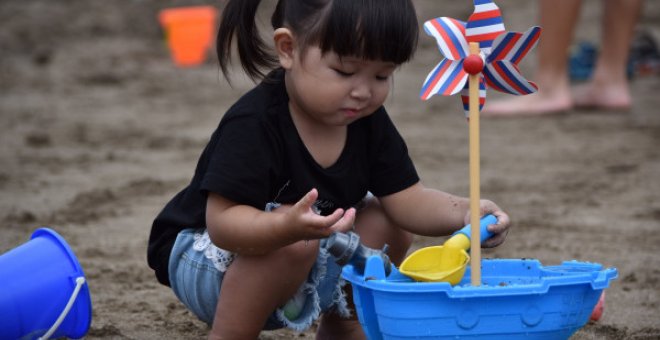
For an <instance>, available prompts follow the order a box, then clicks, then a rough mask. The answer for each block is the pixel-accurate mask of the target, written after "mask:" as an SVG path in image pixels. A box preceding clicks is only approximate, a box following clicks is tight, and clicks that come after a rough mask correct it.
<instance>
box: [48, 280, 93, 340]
mask: <svg viewBox="0 0 660 340" xmlns="http://www.w3.org/2000/svg"><path fill="white" fill-rule="evenodd" d="M84 284H85V277H84V276H80V277H78V278H76V288H74V289H73V293H71V297H70V298H69V301H68V302H67V303H66V306H65V307H64V310H62V313H60V316H59V317H58V318H57V320H55V323H54V324H53V325H52V326H51V327H50V329H49V330H48V332H46V334H44V335H43V336H42V337H40V338H39V339H38V340H48V338H50V336H51V335H53V333H55V331H56V330H57V328H58V327H60V324H62V322H63V321H64V318H66V316H67V314H69V311H70V310H71V307H73V303H74V302H75V301H76V298H77V297H78V293H80V289H82V286H83V285H84Z"/></svg>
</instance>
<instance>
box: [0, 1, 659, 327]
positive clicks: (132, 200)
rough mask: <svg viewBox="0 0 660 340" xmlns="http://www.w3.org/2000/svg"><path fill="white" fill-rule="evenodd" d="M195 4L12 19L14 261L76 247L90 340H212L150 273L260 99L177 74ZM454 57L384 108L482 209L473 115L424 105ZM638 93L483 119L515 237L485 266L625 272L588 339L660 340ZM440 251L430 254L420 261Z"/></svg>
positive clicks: (456, 12)
mask: <svg viewBox="0 0 660 340" xmlns="http://www.w3.org/2000/svg"><path fill="white" fill-rule="evenodd" d="M447 3H450V2H439V1H434V0H425V1H422V0H419V1H417V2H416V4H417V5H418V10H419V16H420V20H426V19H429V18H431V17H435V16H441V15H444V16H453V17H456V18H462V19H466V18H467V17H468V15H469V13H470V12H471V3H470V2H469V1H461V2H451V3H452V4H447ZM499 3H500V5H501V7H502V8H503V10H504V14H505V22H506V23H507V25H508V28H509V29H510V30H524V29H526V28H527V27H528V26H529V25H531V24H533V23H534V22H535V20H536V19H535V13H536V8H535V3H534V2H532V1H525V2H522V1H518V2H514V1H511V0H509V1H505V0H501V1H499ZM189 4H192V2H183V1H178V2H174V1H154V0H117V1H83V0H70V1H48V0H32V1H20V0H4V1H2V2H0V22H2V23H3V24H2V27H3V28H2V30H0V51H1V52H0V193H1V194H0V218H1V220H2V226H1V227H0V228H1V230H2V233H1V235H2V237H0V252H4V251H7V250H9V249H11V248H13V247H16V246H18V245H19V244H21V243H23V242H26V241H27V239H28V238H29V236H30V234H31V233H32V231H33V230H34V229H36V228H38V227H39V226H50V227H52V228H54V229H55V230H57V231H58V232H59V233H60V234H62V235H63V236H64V237H65V239H66V240H67V241H68V242H69V243H70V245H71V246H72V247H73V248H74V250H75V251H76V254H77V256H78V258H79V260H80V262H81V263H82V265H83V267H84V269H85V272H86V276H87V278H88V280H89V286H90V289H91V293H92V304H93V307H94V312H93V323H92V326H91V329H90V331H89V333H88V335H87V338H88V339H200V338H204V336H205V335H206V333H207V331H208V328H207V326H206V325H204V324H202V323H201V322H199V321H197V320H196V319H195V318H194V317H193V316H192V315H191V314H190V313H188V312H187V311H186V310H185V309H184V308H183V306H182V305H181V304H180V303H179V302H178V301H177V300H176V298H175V297H174V295H173V294H172V292H171V291H170V289H168V288H167V287H164V286H161V285H159V284H158V283H157V282H156V280H155V278H154V276H153V273H152V271H151V270H150V269H149V268H148V267H147V264H146V259H145V257H146V255H145V253H146V243H147V237H148V233H149V229H150V225H151V221H152V219H153V218H154V216H155V215H156V214H157V213H158V211H159V210H160V209H161V208H162V206H163V205H164V204H165V203H166V202H167V201H168V200H169V198H170V197H171V196H172V195H174V194H175V193H176V192H177V191H178V190H180V188H182V187H183V186H184V185H185V184H186V183H187V181H188V180H189V178H190V177H191V175H192V172H193V170H194V165H195V163H196V160H197V157H198V155H199V153H200V152H201V150H202V148H203V147H204V145H205V143H206V142H207V140H208V138H209V136H210V133H211V132H212V130H213V129H214V128H215V126H216V125H217V122H218V121H219V119H220V117H221V115H222V114H223V112H224V111H225V110H226V109H227V107H228V106H229V105H230V104H231V103H232V102H233V101H234V100H236V98H237V97H238V96H239V95H240V94H241V93H242V92H244V91H245V90H246V89H247V88H249V87H250V86H251V84H250V83H249V82H246V81H241V80H240V79H239V80H238V81H236V84H235V87H234V88H233V89H232V88H230V87H229V86H228V85H227V84H226V83H225V82H224V81H223V80H222V79H221V78H220V77H219V73H218V68H217V66H216V64H215V63H214V62H213V61H212V60H211V59H209V61H208V62H207V63H206V64H205V65H203V66H201V67H199V68H194V69H178V68H176V67H174V66H173V65H172V63H171V62H170V59H169V55H168V51H167V49H166V46H165V44H164V43H163V38H162V32H161V31H160V29H159V27H158V24H157V21H156V19H155V16H156V13H157V12H158V10H159V9H161V8H163V7H166V6H172V5H189ZM440 4H442V5H440ZM599 13H600V2H599V1H595V0H592V1H587V6H585V10H584V11H583V13H582V17H583V20H582V21H581V22H580V31H579V33H578V37H579V38H580V39H590V40H591V41H594V42H597V41H598V27H599ZM659 22H660V3H658V2H655V1H648V2H647V6H646V10H645V11H644V16H643V18H642V22H641V26H642V27H643V28H645V29H647V30H650V31H651V32H652V33H654V34H655V37H656V39H657V38H660V24H659ZM439 58H440V55H439V54H438V53H437V51H436V49H435V46H434V43H433V41H432V40H431V39H430V38H428V37H426V36H422V37H421V43H420V49H419V52H418V54H417V56H416V58H415V60H414V61H413V62H412V63H410V64H409V65H407V66H405V67H404V68H402V69H401V70H400V71H399V72H398V73H397V74H396V77H395V86H394V91H393V94H392V96H391V98H390V99H389V100H388V103H387V106H388V109H389V111H390V112H391V113H392V116H393V119H394V120H395V121H396V123H397V124H398V126H399V128H400V131H401V133H402V134H403V135H404V137H405V138H406V139H407V141H408V144H409V147H410V151H411V153H412V157H413V159H414V160H415V161H416V164H417V167H418V170H419V173H420V175H421V176H422V178H423V182H424V183H425V184H426V185H429V186H433V187H438V188H441V189H443V190H446V191H449V192H453V193H457V194H461V195H467V192H468V176H467V173H468V156H467V154H468V149H467V145H468V143H467V138H468V133H467V124H466V123H465V119H464V118H463V113H462V111H461V109H460V105H459V99H458V98H439V97H435V98H433V99H432V100H431V101H429V102H421V101H419V100H418V97H417V95H418V91H419V86H420V83H421V82H422V80H423V79H424V77H425V75H426V73H427V72H428V70H430V68H431V67H432V66H433V65H435V63H436V62H437V61H438V60H439ZM533 67H534V58H533V57H532V56H530V57H528V60H526V61H525V62H524V63H523V70H524V71H525V73H526V74H528V75H531V74H533V72H530V71H532V70H533ZM633 91H634V108H633V109H632V110H631V111H630V112H600V111H592V112H578V111H574V112H570V114H565V115H558V116H552V117H546V118H538V119H509V120H482V137H481V138H482V160H481V164H482V196H483V197H488V198H491V199H493V200H495V201H496V202H498V203H499V204H500V205H501V206H502V207H503V208H505V210H507V211H508V212H509V213H510V215H511V217H512V219H513V221H514V228H515V229H513V230H512V232H511V233H510V236H509V238H508V240H507V241H506V243H505V244H504V245H502V246H501V247H499V248H497V249H495V250H486V251H484V252H483V255H484V256H485V257H496V258H537V259H539V260H541V261H542V262H543V263H544V264H557V263H560V262H561V261H564V260H572V259H577V260H583V261H592V262H598V263H602V264H605V265H606V266H608V267H609V266H612V267H616V268H617V269H618V271H619V278H618V279H617V280H616V281H614V282H613V285H612V286H611V288H609V289H608V291H607V292H608V294H607V305H606V310H605V314H604V316H603V318H602V319H601V320H600V322H598V323H596V324H589V325H587V326H585V327H584V328H583V329H581V330H580V331H579V332H578V333H577V334H576V335H575V336H574V339H658V338H660V318H658V312H660V306H659V303H660V251H659V250H658V249H660V248H659V247H658V245H659V244H660V236H658V234H657V233H658V231H660V147H659V145H660V116H658V114H659V113H658V105H659V104H660V100H659V99H658V93H659V91H660V79H659V78H658V77H657V76H655V77H644V78H637V79H635V80H634V81H633ZM489 96H491V98H492V97H494V96H495V95H493V92H490V93H489ZM443 241H444V240H443V239H441V238H439V239H429V238H419V239H417V241H416V243H415V246H416V247H420V246H425V245H430V244H440V243H441V242H443ZM5 279H6V278H2V280H5ZM312 334H313V332H312V331H308V332H305V333H300V334H298V333H292V332H289V331H286V330H283V331H276V332H267V333H264V334H263V335H262V338H263V339H288V338H303V339H311V338H312V337H313V336H312Z"/></svg>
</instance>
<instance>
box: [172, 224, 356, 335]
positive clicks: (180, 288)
mask: <svg viewBox="0 0 660 340" xmlns="http://www.w3.org/2000/svg"><path fill="white" fill-rule="evenodd" d="M324 244H325V240H321V242H320V246H319V248H320V249H319V253H318V254H319V255H318V257H317V259H316V263H315V264H314V266H313V267H312V270H311V271H310V273H309V275H308V278H307V281H306V282H305V283H303V285H302V286H301V287H300V288H299V290H298V292H299V293H298V294H296V295H297V296H299V297H303V298H304V304H303V305H302V310H301V311H300V312H299V313H298V315H297V316H296V317H295V318H294V319H293V320H291V319H290V318H289V317H287V316H285V313H284V310H283V309H282V308H278V309H277V310H275V311H273V313H272V314H271V316H270V317H269V318H268V320H267V322H266V324H265V325H264V330H271V329H278V328H283V327H288V328H291V329H294V330H297V331H302V330H305V329H307V328H309V326H310V325H311V324H312V323H313V322H314V321H315V320H316V319H318V318H319V316H320V314H321V313H322V312H326V311H330V310H332V311H334V312H335V313H337V314H339V315H341V316H343V317H348V316H349V315H350V313H349V311H348V308H347V306H346V298H345V295H344V292H343V289H342V287H343V286H344V284H345V282H344V281H343V279H341V277H340V275H341V267H340V266H339V265H337V264H336V262H335V258H334V257H332V255H330V254H329V253H328V251H327V250H326V249H325V248H324ZM218 251H219V252H220V254H221V256H219V257H220V259H218V256H214V255H213V254H216V255H217V254H218ZM232 256H233V254H231V253H228V252H226V251H223V250H222V249H219V248H217V247H215V245H213V243H211V242H210V240H208V233H206V231H205V230H204V229H185V230H183V231H181V232H180V233H179V234H178V236H177V238H176V242H175V243H174V247H173V248H172V253H171V255H170V262H169V278H170V285H171V287H172V290H173V291H174V294H175V295H176V296H177V297H178V298H179V300H180V301H181V302H182V303H183V304H184V305H185V306H186V307H187V308H188V309H189V310H190V311H191V312H192V313H193V314H195V315H196V316H197V317H198V318H199V319H200V320H202V321H204V322H206V323H207V324H209V325H212V324H213V319H214V316H215V310H216V305H217V303H218V298H219V295H220V286H221V285H222V279H223V277H224V273H225V270H226V268H227V267H228V266H230V265H231V257H232ZM302 294H304V295H302Z"/></svg>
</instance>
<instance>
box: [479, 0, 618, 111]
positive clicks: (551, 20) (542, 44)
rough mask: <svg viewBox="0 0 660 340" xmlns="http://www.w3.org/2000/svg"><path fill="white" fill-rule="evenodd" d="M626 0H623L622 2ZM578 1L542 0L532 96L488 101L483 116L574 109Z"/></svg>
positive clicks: (579, 3) (579, 2)
mask: <svg viewBox="0 0 660 340" xmlns="http://www.w3.org/2000/svg"><path fill="white" fill-rule="evenodd" d="M624 1H625V0H624ZM580 5H581V1H580V0H541V1H540V8H539V11H540V16H541V19H540V22H541V27H542V28H543V33H542V34H541V40H540V41H539V45H538V49H537V50H536V55H537V60H538V64H537V70H536V75H535V76H534V77H533V78H531V80H532V81H534V82H536V83H537V85H538V86H539V91H538V92H537V93H534V94H530V95H526V96H520V97H514V98H509V99H506V100H501V101H487V102H486V105H485V107H484V111H483V115H484V116H491V117H494V116H517V115H542V114H549V113H555V112H561V111H565V110H568V109H570V108H571V107H572V106H573V103H572V100H571V93H570V82H569V78H568V52H569V47H570V46H571V42H572V40H573V32H574V29H575V25H576V23H577V19H578V17H579V13H580Z"/></svg>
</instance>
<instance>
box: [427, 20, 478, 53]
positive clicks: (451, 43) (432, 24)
mask: <svg viewBox="0 0 660 340" xmlns="http://www.w3.org/2000/svg"><path fill="white" fill-rule="evenodd" d="M424 31H425V32H426V34H428V35H430V36H432V37H434V38H435V41H436V42H437V43H438V48H439V49H440V53H442V55H443V56H444V57H445V58H447V59H449V60H459V59H463V58H465V57H466V56H467V55H468V43H467V41H466V40H465V23H464V22H462V21H459V20H456V19H452V18H447V17H442V18H435V19H432V20H429V21H427V22H425V23H424Z"/></svg>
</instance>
